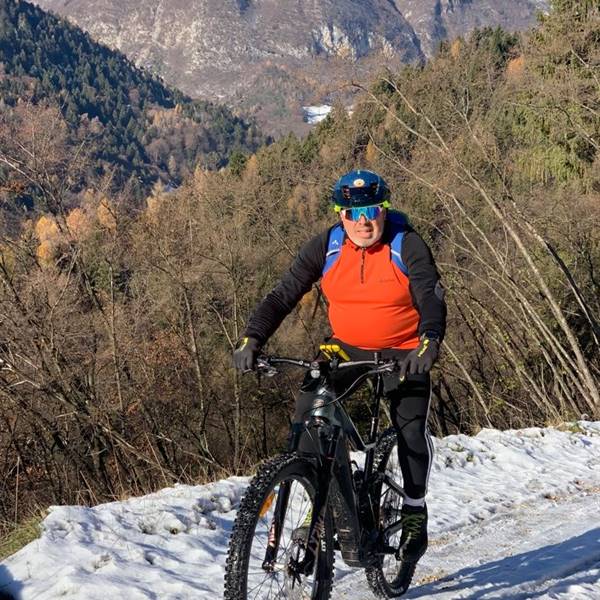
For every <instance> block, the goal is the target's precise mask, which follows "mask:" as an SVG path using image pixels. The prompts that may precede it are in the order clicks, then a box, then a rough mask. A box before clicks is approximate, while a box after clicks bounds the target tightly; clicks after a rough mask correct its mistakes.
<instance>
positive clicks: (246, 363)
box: [233, 337, 260, 373]
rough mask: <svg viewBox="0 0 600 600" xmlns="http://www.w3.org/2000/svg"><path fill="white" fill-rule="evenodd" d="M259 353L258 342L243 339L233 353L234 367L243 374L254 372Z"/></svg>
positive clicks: (252, 339)
mask: <svg viewBox="0 0 600 600" xmlns="http://www.w3.org/2000/svg"><path fill="white" fill-rule="evenodd" d="M259 352H260V344H259V343H258V340H255V339H254V338H251V337H245V338H242V339H241V340H240V341H239V342H238V343H237V345H236V347H235V350H234V351H233V365H234V367H235V368H236V369H238V371H241V372H242V373H245V372H246V371H252V370H253V369H254V365H255V362H256V357H257V356H258V353H259Z"/></svg>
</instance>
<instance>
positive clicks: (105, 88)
mask: <svg viewBox="0 0 600 600" xmlns="http://www.w3.org/2000/svg"><path fill="white" fill-rule="evenodd" d="M0 68H1V69H2V76H1V77H0V95H1V98H2V108H1V115H2V118H3V119H10V118H12V111H11V110H10V107H14V106H15V105H17V104H18V103H19V102H21V104H23V103H24V102H29V103H31V104H32V105H35V106H40V105H44V104H48V103H50V104H53V105H56V106H58V107H60V111H61V113H62V115H63V117H64V120H65V122H66V124H67V126H68V129H69V143H70V145H72V146H73V152H75V151H76V150H75V148H77V147H78V146H81V147H82V148H83V149H85V150H86V151H87V152H88V154H91V158H92V161H91V162H92V168H91V172H90V173H88V179H90V178H91V177H92V176H102V175H105V174H107V173H108V174H110V175H111V176H112V177H113V178H114V179H115V184H116V185H117V186H118V187H122V186H123V184H124V183H125V182H129V183H130V184H131V185H133V187H134V190H138V191H141V190H146V191H147V190H148V189H149V187H151V185H152V183H153V182H154V181H156V180H157V179H161V180H163V181H165V182H167V181H170V182H171V183H175V184H179V183H180V182H181V180H182V178H183V177H185V176H186V175H188V174H190V173H191V172H193V170H194V168H195V167H196V166H197V165H202V166H203V167H208V168H216V167H221V166H223V165H224V164H226V163H227V160H228V157H229V155H230V153H231V152H232V151H233V150H238V151H247V152H248V151H251V150H253V149H256V148H257V147H258V145H259V144H260V143H264V141H265V140H264V139H263V138H261V137H260V135H259V133H258V131H257V130H256V129H255V128H254V127H253V126H252V125H250V124H249V123H247V122H245V121H244V120H242V119H241V118H239V117H236V116H234V115H233V114H232V113H231V112H230V111H229V110H228V109H227V108H225V107H223V106H217V105H214V104H212V103H210V102H203V101H192V100H191V99H190V98H189V97H187V96H185V95H184V94H182V93H181V92H179V91H177V90H174V89H171V88H168V87H167V86H166V85H165V84H164V83H163V82H162V81H160V80H158V79H157V78H156V77H154V76H153V75H151V74H149V73H147V72H145V71H142V70H140V69H138V68H137V67H135V66H134V65H133V64H132V63H131V62H130V61H129V60H128V59H126V58H125V56H124V55H122V54H121V53H119V52H115V51H112V50H109V49H108V48H107V47H106V46H102V45H100V44H97V43H96V42H94V41H92V40H91V38H90V37H89V35H88V34H86V33H84V32H83V31H81V30H80V29H79V28H77V27H74V26H73V25H70V24H69V23H68V22H67V21H66V20H63V19H59V18H57V17H55V16H53V15H50V14H48V13H45V12H44V11H42V10H41V9H40V8H38V7H36V6H34V5H33V4H29V3H27V2H22V1H20V0H6V1H5V2H2V4H1V5H0Z"/></svg>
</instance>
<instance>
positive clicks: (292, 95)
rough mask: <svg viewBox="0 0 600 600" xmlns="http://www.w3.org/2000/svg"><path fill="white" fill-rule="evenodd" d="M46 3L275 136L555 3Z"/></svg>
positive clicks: (523, 23) (525, 21)
mask: <svg viewBox="0 0 600 600" xmlns="http://www.w3.org/2000/svg"><path fill="white" fill-rule="evenodd" d="M37 3H38V4H39V5H40V6H41V7H43V8H45V9H49V10H52V11H54V12H56V13H59V14H61V15H63V16H67V17H68V18H69V19H70V20H71V21H73V22H75V23H76V24H77V25H79V26H80V27H82V28H83V29H85V30H87V31H89V32H90V34H91V35H92V36H93V37H94V38H96V39H98V40H100V41H102V42H104V43H105V44H107V45H108V46H110V47H113V48H117V49H119V50H121V51H122V52H124V53H125V54H126V55H128V56H129V57H130V58H131V59H132V60H133V61H134V62H135V63H136V64H138V65H139V66H143V67H146V68H148V69H151V70H152V71H154V72H157V73H158V74H159V75H161V76H162V77H163V78H164V79H165V80H166V81H167V82H168V83H170V84H173V85H175V86H177V87H179V88H180V89H182V90H183V91H185V92H187V93H188V94H190V95H192V96H195V97H205V98H208V99H211V100H220V101H225V102H227V103H229V104H231V105H234V106H238V107H240V108H241V109H243V110H247V111H250V112H254V113H255V114H256V115H257V116H258V118H259V121H262V123H263V124H265V122H267V121H270V122H271V130H272V131H274V132H278V131H284V130H286V129H287V130H289V129H290V128H292V129H296V130H298V129H301V128H302V126H301V122H300V120H299V117H300V114H301V113H300V106H301V104H303V103H310V102H319V101H327V100H328V99H330V97H331V95H332V93H334V92H335V90H336V89H337V88H338V87H339V86H340V85H341V82H343V81H344V80H347V79H348V78H350V77H351V76H352V74H353V73H354V74H360V75H364V70H369V69H374V68H377V66H378V65H379V66H380V65H381V64H382V63H388V64H390V65H394V64H397V63H398V62H412V61H420V60H425V59H426V58H427V57H429V56H431V55H432V54H433V53H434V52H435V48H436V47H437V45H438V44H439V42H440V40H442V39H445V38H447V37H455V36H456V35H462V34H465V33H467V32H468V31H470V30H471V29H473V28H474V27H478V26H484V25H501V26H503V27H505V28H507V29H523V28H525V27H527V26H529V25H530V24H531V23H532V22H533V21H534V18H535V13H536V11H537V10H541V9H544V8H546V5H547V2H546V0H504V1H503V2H498V1H497V0H477V1H475V0H361V1H360V2H357V1H356V0H94V1H93V2H90V1H89V0H37ZM373 57H376V58H375V59H374V58H373ZM294 115H296V116H297V117H298V121H297V122H296V123H295V122H294V120H293V119H294ZM290 117H291V119H292V120H290Z"/></svg>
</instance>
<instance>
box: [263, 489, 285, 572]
mask: <svg viewBox="0 0 600 600" xmlns="http://www.w3.org/2000/svg"><path fill="white" fill-rule="evenodd" d="M291 487H292V482H291V481H283V482H282V483H281V484H280V486H279V493H278V494H277V502H276V503H275V510H274V511H273V520H272V521H271V527H270V528H269V539H268V542H267V549H266V551H265V559H264V561H263V564H262V568H263V569H264V570H265V571H273V569H274V568H275V563H276V560H277V551H278V550H279V541H280V540H281V529H282V525H283V518H284V516H285V513H286V511H287V505H288V501H289V499H290V490H291Z"/></svg>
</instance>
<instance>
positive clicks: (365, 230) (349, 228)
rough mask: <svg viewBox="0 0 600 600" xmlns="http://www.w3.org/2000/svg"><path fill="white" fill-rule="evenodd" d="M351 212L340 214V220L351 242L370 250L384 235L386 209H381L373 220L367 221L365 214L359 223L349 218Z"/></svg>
mask: <svg viewBox="0 0 600 600" xmlns="http://www.w3.org/2000/svg"><path fill="white" fill-rule="evenodd" d="M349 212H350V211H344V210H342V211H341V212H340V219H341V221H342V225H343V226H344V230H345V231H346V235H347V236H348V237H349V238H350V240H352V241H353V242H354V243H355V244H356V245H357V246H360V247H361V248H368V247H369V246H372V245H373V244H375V243H377V242H378V241H379V240H380V238H381V236H382V235H383V227H384V224H385V215H386V212H387V211H386V209H385V208H383V209H381V211H380V213H379V215H378V216H377V217H375V218H374V219H371V220H369V219H367V218H366V216H365V215H364V214H363V215H361V216H360V218H359V219H358V221H353V220H351V219H349V218H348V217H349V216H350V215H349Z"/></svg>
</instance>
